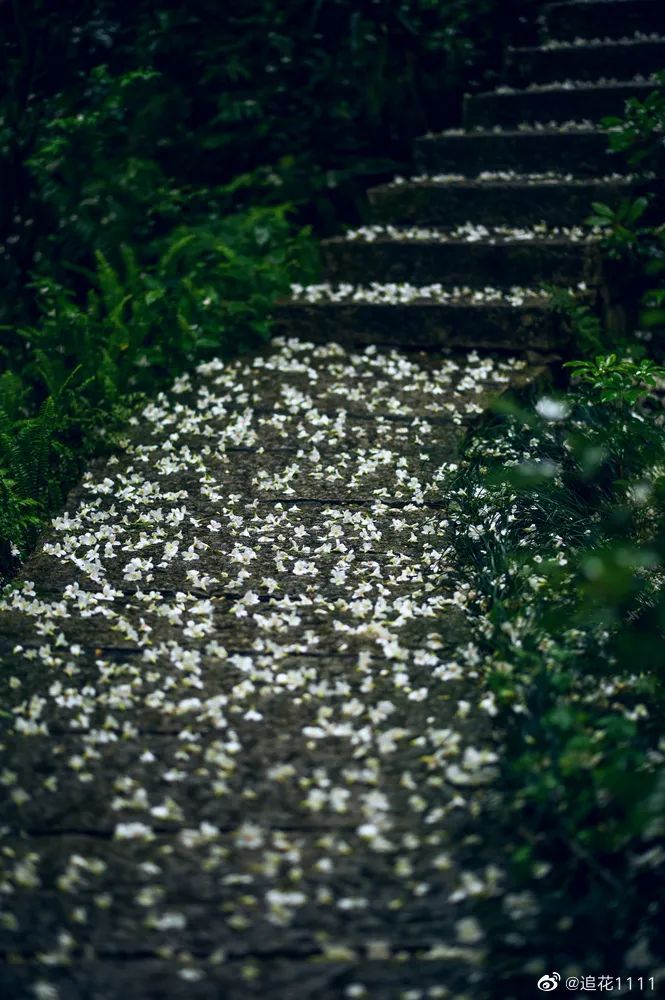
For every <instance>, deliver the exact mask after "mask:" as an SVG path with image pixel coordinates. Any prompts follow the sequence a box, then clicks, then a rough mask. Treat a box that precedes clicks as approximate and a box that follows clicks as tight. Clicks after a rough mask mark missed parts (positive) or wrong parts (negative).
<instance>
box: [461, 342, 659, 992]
mask: <svg viewBox="0 0 665 1000" xmlns="http://www.w3.org/2000/svg"><path fill="white" fill-rule="evenodd" d="M573 370H574V371H575V372H576V375H577V376H578V381H579V384H578V388H577V390H576V391H575V393H574V394H572V395H570V396H569V397H567V398H566V399H565V400H562V401H559V403H560V405H559V406H557V407H554V406H546V407H543V406H542V405H540V406H538V407H537V408H533V409H532V408H528V409H525V408H524V407H523V406H519V405H517V404H512V405H508V406H506V405H504V406H503V407H502V413H501V416H500V417H496V418H495V419H494V420H493V421H492V422H490V423H488V424H486V426H485V428H484V430H483V431H482V432H481V433H480V435H477V436H476V437H475V438H474V439H472V440H471V442H470V443H469V445H468V449H467V452H466V455H465V460H464V462H463V465H462V470H461V473H460V477H461V478H460V481H461V482H462V483H463V485H464V492H463V496H462V497H461V500H460V505H459V508H458V510H457V512H456V513H457V516H458V520H457V528H456V531H455V545H456V548H457V552H458V557H459V559H460V564H461V572H462V573H463V574H464V578H465V579H467V580H468V579H469V574H470V573H472V574H473V580H474V585H477V586H478V588H479V598H478V605H479V610H480V611H481V613H482V614H483V616H484V619H485V627H484V629H483V635H484V639H483V643H484V654H485V669H486V671H487V672H488V678H489V683H490V685H491V687H492V690H493V692H494V696H495V699H496V704H497V707H498V709H499V716H498V720H497V721H498V722H499V723H500V724H501V725H502V727H503V730H504V733H505V738H506V741H507V744H506V749H505V752H504V754H503V782H504V787H505V789H506V790H507V791H506V795H505V797H504V802H503V805H502V809H503V810H504V812H505V820H506V822H505V828H504V830H503V837H504V842H505V844H506V850H507V854H508V857H509V858H510V875H509V887H508V888H509V889H510V891H511V892H513V891H514V892H519V893H524V892H527V893H532V894H533V898H534V899H535V900H536V901H537V905H535V907H534V912H533V914H532V915H531V916H530V917H529V919H528V921H527V923H526V925H524V926H522V925H521V926H520V935H519V936H516V935H511V934H510V933H507V932H506V912H505V910H503V909H502V908H501V906H500V905H498V904H496V903H495V902H493V901H489V902H488V903H487V904H486V913H485V916H484V920H485V924H486V926H489V927H491V928H492V931H491V933H490V940H491V941H492V946H493V949H494V953H493V955H492V956H491V962H492V968H493V969H494V970H496V975H497V978H498V979H499V980H500V981H501V982H502V984H504V985H505V987H506V990H507V991H508V992H510V990H508V985H510V987H511V989H515V988H516V984H520V985H523V984H524V983H526V980H525V979H523V978H522V977H523V970H524V966H525V963H528V962H533V961H534V960H535V959H539V960H543V961H545V962H546V964H547V966H548V967H549V966H550V965H551V966H552V967H562V966H564V965H566V964H569V963H570V962H579V963H582V964H584V962H585V960H586V961H587V962H588V960H589V956H593V957H594V960H595V961H597V962H598V963H599V964H600V965H603V967H605V965H606V963H607V961H609V960H610V959H611V958H613V957H614V951H615V949H616V948H617V947H620V948H622V949H623V951H627V950H628V949H629V947H631V946H633V945H635V944H636V943H637V942H639V941H640V940H642V941H643V942H644V943H645V944H649V943H650V944H651V946H652V948H653V949H654V951H656V950H657V947H658V941H659V937H658V935H659V933H660V926H661V921H662V919H663V913H662V899H663V898H664V897H663V891H662V890H663V887H664V874H663V865H662V863H661V864H660V866H659V858H660V854H659V853H658V850H657V848H656V845H657V843H658V841H657V839H656V838H657V837H660V836H662V833H663V830H664V829H665V799H664V796H663V787H664V785H665V771H664V770H663V764H662V753H661V750H662V742H660V741H661V739H662V731H661V726H660V720H661V719H662V713H663V709H664V708H665V688H664V686H663V680H664V670H665V653H664V649H665V645H664V644H663V638H664V636H665V590H664V589H663V578H664V570H665V435H664V434H663V420H662V416H661V415H659V408H658V406H657V405H656V401H655V400H654V399H653V398H651V397H649V396H647V394H646V390H647V389H648V387H649V386H651V385H653V383H654V381H655V380H656V379H657V378H658V377H660V376H661V374H662V369H660V370H659V369H657V368H656V367H655V366H653V365H652V364H651V363H650V362H631V361H626V360H624V361H621V360H619V359H617V358H616V357H614V358H604V357H603V358H598V359H596V361H595V362H580V363H577V364H575V365H574V366H573ZM539 411H540V412H542V413H543V414H545V415H546V416H543V417H541V416H540V415H539ZM465 526H468V529H467V530H465ZM479 526H480V530H479ZM516 831H518V834H517V835H516ZM650 852H651V853H650ZM652 855H653V857H652ZM641 859H642V860H641ZM645 859H646V860H645ZM661 860H662V859H661ZM514 929H515V930H517V928H514ZM522 932H523V933H522ZM622 953H623V952H622ZM520 995H522V994H521V993H520Z"/></svg>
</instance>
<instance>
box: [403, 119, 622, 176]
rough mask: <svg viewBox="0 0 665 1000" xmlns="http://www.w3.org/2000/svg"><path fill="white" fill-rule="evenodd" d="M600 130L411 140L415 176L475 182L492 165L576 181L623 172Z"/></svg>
mask: <svg viewBox="0 0 665 1000" xmlns="http://www.w3.org/2000/svg"><path fill="white" fill-rule="evenodd" d="M607 147H608V142H607V134H606V133H605V132H602V131H600V130H599V129H584V130H582V129H573V130H571V131H564V130H561V129H530V130H529V131H505V132H494V131H479V132H461V131H459V132H454V131H451V132H443V133H441V134H439V135H427V136H422V137H420V138H418V139H417V140H416V146H415V159H416V166H417V168H418V172H419V173H425V174H437V173H460V174H464V175H465V176H467V177H475V176H476V175H477V174H479V173H481V172H482V171H483V170H485V169H486V168H487V165H488V164H491V166H492V168H493V169H495V170H517V171H520V172H528V173H536V172H543V171H547V170H558V171H561V173H572V174H574V175H575V176H577V177H603V176H605V175H606V174H612V173H615V172H618V173H621V172H622V171H623V170H625V169H626V168H625V167H624V165H623V161H622V160H621V158H619V157H617V156H616V155H615V154H612V153H610V152H608V148H607Z"/></svg>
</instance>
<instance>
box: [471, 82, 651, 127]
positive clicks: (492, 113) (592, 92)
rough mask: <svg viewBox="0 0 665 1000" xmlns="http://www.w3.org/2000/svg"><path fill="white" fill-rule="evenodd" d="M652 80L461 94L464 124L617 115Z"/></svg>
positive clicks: (644, 92) (594, 119) (648, 90)
mask: <svg viewBox="0 0 665 1000" xmlns="http://www.w3.org/2000/svg"><path fill="white" fill-rule="evenodd" d="M653 89H654V88H653V84H648V83H619V84H602V85H596V86H593V85H592V84H588V85H586V86H579V87H574V88H566V87H556V88H551V89H547V90H519V91H513V92H510V93H502V92H501V90H495V91H491V92H488V93H484V94H472V95H469V94H467V96H466V97H465V98H464V125H465V126H466V128H469V129H471V128H476V127H478V126H480V127H482V128H492V127H494V126H496V125H500V126H503V127H508V126H517V125H520V124H521V123H523V122H524V123H526V122H545V123H547V122H569V121H577V122H579V121H589V122H598V121H600V120H601V118H604V117H605V116H606V115H620V114H622V113H623V110H624V105H625V103H626V101H627V100H628V99H629V98H630V97H637V98H638V99H639V100H644V98H645V97H646V96H647V94H650V93H651V92H652V90H653Z"/></svg>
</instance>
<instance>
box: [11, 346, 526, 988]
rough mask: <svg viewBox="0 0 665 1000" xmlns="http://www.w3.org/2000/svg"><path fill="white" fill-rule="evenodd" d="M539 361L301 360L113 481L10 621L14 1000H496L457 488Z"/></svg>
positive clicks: (168, 410) (289, 353) (176, 421)
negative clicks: (454, 529)
mask: <svg viewBox="0 0 665 1000" xmlns="http://www.w3.org/2000/svg"><path fill="white" fill-rule="evenodd" d="M524 367H525V365H524V362H523V361H514V362H512V361H509V360H495V359H492V358H491V357H483V358H480V357H479V356H478V355H474V354H470V355H467V356H465V357H462V358H453V357H449V356H437V355H427V356H421V355H413V354H409V353H405V352H401V353H400V352H394V351H389V350H388V351H387V350H381V351H379V350H376V349H372V348H369V349H368V350H367V351H362V352H353V351H351V352H350V353H349V352H347V351H345V350H344V349H343V348H341V347H339V346H336V345H328V346H320V347H315V346H314V345H313V344H308V343H304V342H301V341H288V342H284V341H277V342H276V343H275V344H274V345H273V348H272V349H271V350H270V351H268V352H266V353H265V354H263V355H259V356H257V357H255V358H250V359H247V360H241V361H238V362H236V363H234V364H231V365H228V366H226V367H222V366H221V365H217V364H214V363H213V364H209V365H204V366H202V367H201V368H200V369H199V372H198V373H197V375H196V377H195V378H193V379H191V380H190V379H189V378H182V379H180V380H179V381H178V383H177V384H176V387H175V390H174V392H173V393H170V394H168V395H166V396H163V397H160V398H159V399H157V400H156V401H155V402H154V403H153V404H151V405H150V406H149V407H148V408H147V409H146V410H145V412H144V414H143V417H142V419H141V421H137V426H136V428H135V431H134V435H133V442H132V444H131V445H130V446H128V448H127V450H126V452H125V454H124V455H123V457H122V458H120V459H118V460H116V461H111V463H109V464H108V465H106V466H104V467H103V468H101V469H100V470H98V471H96V472H94V473H91V474H89V475H88V476H87V477H86V479H85V481H84V482H83V484H82V485H81V487H80V489H79V490H78V493H77V495H76V496H75V497H73V498H72V499H71V502H70V503H69V504H68V507H67V513H65V514H63V515H62V516H61V517H59V518H57V519H56V521H55V530H54V532H53V534H52V536H51V537H50V538H49V539H48V541H47V542H46V543H45V544H44V546H43V548H42V550H41V552H39V553H37V554H36V555H35V556H34V557H33V558H32V560H31V561H30V563H29V564H28V566H27V567H26V569H25V572H24V574H23V579H22V580H21V581H20V582H19V583H18V584H17V586H16V587H15V589H14V590H13V591H12V592H10V593H9V594H8V595H7V598H6V601H5V605H4V606H3V609H2V614H3V619H4V628H3V632H4V634H5V635H8V634H9V635H11V640H7V641H6V649H5V661H6V664H5V670H4V671H3V682H2V693H1V694H0V698H1V701H0V704H2V706H3V709H7V710H9V711H10V712H11V724H10V726H9V732H8V734H7V736H6V738H5V744H6V746H5V753H4V755H3V756H4V758H5V760H8V761H9V763H8V765H7V766H6V769H5V770H4V771H3V772H2V773H0V781H1V782H2V784H3V786H4V789H5V792H6V794H7V797H8V799H10V800H11V801H10V802H9V803H8V804H6V805H5V806H4V808H3V809H2V822H3V823H4V824H5V825H4V827H3V831H2V832H3V838H2V843H3V847H2V851H3V869H4V872H3V876H2V883H1V887H2V894H3V899H4V902H5V906H6V909H5V914H4V917H3V918H2V922H1V926H2V932H1V938H0V940H1V941H2V944H1V950H2V952H3V953H4V954H5V956H6V960H5V964H4V966H3V968H2V972H1V973H0V983H3V984H4V989H3V988H0V995H2V996H12V997H15V996H16V997H18V996H23V995H26V996H31V995H32V996H37V997H39V998H43V997H50V996H55V995H56V994H55V993H51V992H49V989H50V987H57V988H58V991H59V992H58V994H57V995H58V996H60V997H62V998H63V1000H65V998H70V997H71V998H74V997H86V998H87V997H91V998H92V997H94V998H102V997H104V998H107V997H108V998H116V997H120V996H122V995H123V994H127V995H129V996H132V997H159V996H161V997H163V996H168V997H172V996H180V995H181V994H182V995H183V996H185V995H187V996H197V997H198V996H201V997H208V996H225V997H226V996H228V997H232V998H235V997H238V998H241V997H249V996H261V997H265V996H270V997H287V996H294V997H309V996H314V995H315V994H317V995H319V996H323V997H333V996H351V997H353V996H364V995H368V994H369V995H373V996H381V997H398V996H403V995H405V994H404V993H403V991H404V990H405V989H408V988H409V987H412V988H417V989H419V990H423V991H424V992H423V993H422V994H420V993H419V994H418V995H423V996H431V997H445V996H456V997H462V996H463V995H469V996H477V995H478V994H477V992H474V989H473V984H474V981H475V979H476V978H477V976H478V962H479V960H480V957H481V954H482V934H481V931H480V928H479V927H478V926H477V924H476V922H475V921H474V920H473V919H472V918H471V917H469V916H468V913H469V903H470V902H472V900H473V898H474V897H475V896H476V895H477V894H478V893H482V892H486V891H491V890H492V888H493V887H494V886H495V885H496V884H497V882H498V879H499V878H500V873H499V869H498V868H497V867H496V865H495V864H493V863H489V862H488V860H487V857H486V854H487V845H486V844H480V845H479V838H478V830H477V829H476V828H475V825H474V816H475V815H477V812H478V810H479V809H480V805H481V801H482V795H483V790H484V788H485V784H486V782H487V781H489V780H490V778H491V775H492V767H493V764H494V760H495V757H494V749H493V745H492V743H491V739H490V734H489V732H488V721H489V718H490V717H489V715H488V714H487V713H488V711H490V710H491V702H487V701H485V702H484V703H483V704H480V703H481V702H483V697H484V694H483V692H482V688H481V684H480V680H479V678H478V675H477V673H476V672H475V670H474V662H475V659H476V654H475V648H474V646H473V643H471V642H470V641H469V636H468V635H467V630H466V625H465V620H464V615H463V613H462V611H460V609H459V607H458V605H459V604H460V603H462V604H463V600H462V599H461V597H460V595H459V594H457V595H456V594H455V590H454V587H453V586H452V581H451V579H450V578H449V579H448V580H447V579H446V578H447V569H448V566H447V563H448V560H447V555H446V550H447V548H448V545H449V523H448V518H447V514H446V509H445V504H444V503H443V500H442V493H441V485H440V482H441V479H442V477H443V476H444V475H445V472H446V467H447V463H450V462H451V461H453V462H454V459H455V454H456V445H457V442H458V440H459V438H460V435H461V432H462V430H463V428H464V427H465V425H466V424H467V423H468V421H469V419H472V418H473V417H474V415H475V414H476V413H477V412H478V411H479V410H480V409H481V408H482V405H483V402H484V399H485V397H486V394H487V393H488V392H490V391H497V389H500V388H502V387H503V386H504V385H505V384H506V382H507V381H508V379H509V378H513V379H514V378H515V376H516V375H517V374H519V373H520V372H521V371H523V370H524ZM448 577H449V573H448ZM29 581H34V582H29ZM220 990H221V991H222V992H221V993H220V992H219V991H220ZM363 990H364V991H366V992H363Z"/></svg>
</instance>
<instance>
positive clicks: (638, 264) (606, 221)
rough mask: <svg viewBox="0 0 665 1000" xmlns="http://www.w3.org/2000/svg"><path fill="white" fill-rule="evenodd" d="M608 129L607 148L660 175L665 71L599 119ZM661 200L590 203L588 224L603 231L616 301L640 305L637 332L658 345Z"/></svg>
mask: <svg viewBox="0 0 665 1000" xmlns="http://www.w3.org/2000/svg"><path fill="white" fill-rule="evenodd" d="M603 124H604V125H605V127H607V128H608V129H609V144H610V149H611V150H612V151H613V152H614V153H616V154H617V155H619V156H621V157H623V158H624V160H625V161H626V163H627V164H628V165H629V166H630V167H632V168H633V169H635V170H640V171H643V172H645V174H647V175H648V174H649V173H651V174H655V175H656V176H658V175H662V173H663V170H664V169H665V72H664V73H660V74H658V85H657V87H656V88H655V89H654V90H653V91H652V92H651V93H650V94H649V95H648V96H647V97H646V98H645V99H644V100H643V101H640V100H638V99H637V98H631V99H630V100H628V101H627V102H626V110H625V113H624V115H623V117H620V118H619V117H611V118H605V119H603ZM662 212H663V205H662V201H660V200H659V199H657V198H655V197H654V195H653V194H646V195H640V196H638V197H633V198H627V199H624V200H623V201H621V203H620V204H619V205H618V207H616V208H613V207H611V206H609V205H606V204H603V203H602V202H594V203H593V213H592V214H591V215H590V216H589V218H588V219H587V220H586V221H587V224H588V225H591V226H594V227H596V228H597V229H598V230H599V231H600V233H601V237H602V238H601V244H600V246H601V250H602V251H603V253H604V254H605V255H606V257H607V258H608V260H609V262H612V261H618V262H620V267H617V268H615V269H614V270H612V271H611V285H612V294H613V296H614V299H615V300H616V301H618V302H624V303H639V305H638V308H637V309H634V310H632V321H633V324H634V326H635V327H636V328H638V329H641V330H644V331H645V332H646V334H647V337H648V338H649V339H651V340H655V342H656V343H658V341H659V339H661V338H662V334H663V332H664V331H665V283H664V278H665V225H663V224H662V223H661V220H662Z"/></svg>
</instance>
